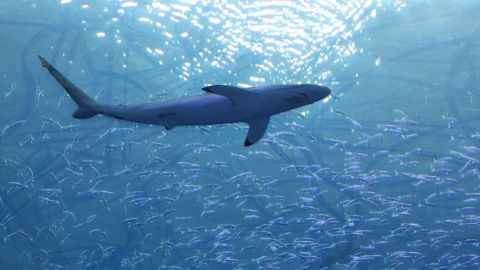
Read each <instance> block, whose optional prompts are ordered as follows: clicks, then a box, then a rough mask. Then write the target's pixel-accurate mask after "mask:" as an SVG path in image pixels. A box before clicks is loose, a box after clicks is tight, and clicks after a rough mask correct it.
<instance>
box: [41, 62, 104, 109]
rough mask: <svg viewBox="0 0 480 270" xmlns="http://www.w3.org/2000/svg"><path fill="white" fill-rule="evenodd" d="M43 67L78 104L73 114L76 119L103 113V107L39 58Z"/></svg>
mask: <svg viewBox="0 0 480 270" xmlns="http://www.w3.org/2000/svg"><path fill="white" fill-rule="evenodd" d="M38 58H39V59H40V62H41V63H42V66H43V67H45V68H47V70H48V72H50V74H52V76H53V77H54V78H55V80H57V82H59V83H60V84H61V85H62V86H63V88H65V90H66V91H67V93H68V94H69V95H70V97H72V99H73V100H74V101H75V103H77V105H78V109H77V110H76V111H75V112H74V113H73V117H75V118H89V117H92V116H95V115H97V114H99V113H101V106H100V105H99V104H98V103H97V102H96V101H95V100H93V99H92V98H91V97H89V96H87V94H85V93H84V92H83V91H82V90H80V88H78V87H77V86H76V85H75V84H73V83H72V82H71V81H70V80H69V79H67V78H66V77H65V76H63V74H62V73H60V72H59V71H58V70H57V69H56V68H55V67H53V66H52V65H51V64H50V63H48V62H47V60H45V58H43V57H41V56H40V55H39V56H38Z"/></svg>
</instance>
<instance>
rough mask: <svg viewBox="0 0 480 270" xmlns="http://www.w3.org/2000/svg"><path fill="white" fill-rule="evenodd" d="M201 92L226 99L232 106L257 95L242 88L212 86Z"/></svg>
mask: <svg viewBox="0 0 480 270" xmlns="http://www.w3.org/2000/svg"><path fill="white" fill-rule="evenodd" d="M202 90H203V91H206V92H209V93H213V94H217V95H221V96H224V97H227V98H228V99H230V101H231V102H232V104H233V105H234V106H235V105H237V104H239V103H241V101H242V100H244V99H246V98H247V97H251V96H255V95H256V94H257V93H254V92H251V91H249V90H246V89H244V88H241V87H236V86H230V85H212V86H207V87H204V88H202Z"/></svg>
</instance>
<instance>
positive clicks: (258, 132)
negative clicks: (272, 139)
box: [245, 116, 270, 146]
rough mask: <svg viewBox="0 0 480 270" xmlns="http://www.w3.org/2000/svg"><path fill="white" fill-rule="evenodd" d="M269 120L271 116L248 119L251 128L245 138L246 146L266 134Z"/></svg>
mask: <svg viewBox="0 0 480 270" xmlns="http://www.w3.org/2000/svg"><path fill="white" fill-rule="evenodd" d="M269 122H270V116H267V117H262V118H256V119H253V120H250V121H247V122H246V123H247V124H248V126H249V128H248V134H247V138H246V139H245V146H250V145H252V144H254V143H256V142H258V141H259V140H260V139H261V138H262V137H263V135H264V134H265V131H267V128H268V123H269Z"/></svg>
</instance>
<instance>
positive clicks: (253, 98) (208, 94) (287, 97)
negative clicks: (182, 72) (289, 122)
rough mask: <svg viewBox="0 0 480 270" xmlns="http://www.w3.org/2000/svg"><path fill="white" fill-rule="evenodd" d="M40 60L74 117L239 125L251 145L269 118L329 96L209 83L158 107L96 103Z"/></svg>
mask: <svg viewBox="0 0 480 270" xmlns="http://www.w3.org/2000/svg"><path fill="white" fill-rule="evenodd" d="M38 58H39V59H40V62H41V64H42V66H43V67H45V68H46V69H47V70H48V72H49V73H50V74H51V75H52V76H53V77H54V78H55V80H56V81H57V82H58V83H59V84H60V85H61V86H62V87H63V88H64V89H65V90H66V91H67V93H68V95H69V96H70V97H71V98H72V99H73V101H74V102H75V103H76V104H77V105H78V108H77V110H76V111H75V112H74V113H73V115H72V116H73V117H74V118H79V119H85V118H90V117H93V116H95V115H99V114H100V115H105V116H108V117H113V118H115V119H120V120H125V121H131V122H138V123H144V124H154V125H161V126H163V127H165V129H166V130H171V129H172V128H174V127H177V126H200V125H216V124H228V123H240V122H243V123H246V124H247V125H248V133H247V137H246V139H245V142H244V146H251V145H253V144H255V143H256V142H258V141H259V140H260V139H261V138H262V137H263V136H264V134H265V132H266V131H267V129H268V125H269V123H270V118H271V117H272V116H273V115H276V114H280V113H283V112H287V111H290V110H293V109H296V108H299V107H302V106H306V105H309V104H312V103H315V102H317V101H320V100H323V99H325V98H327V97H328V96H329V95H330V93H331V90H330V89H329V88H328V87H326V86H321V85H315V84H290V85H286V84H283V85H266V86H258V87H248V88H244V87H238V86H231V85H211V86H206V87H203V88H202V90H203V91H204V93H203V94H201V95H196V96H188V97H182V98H177V99H173V100H169V101H163V102H158V103H143V104H135V105H107V104H99V103H97V102H96V101H95V100H94V99H92V98H91V97H89V96H88V95H87V94H86V93H85V92H84V91H82V90H81V89H80V88H78V87H77V86H76V85H75V84H74V83H72V82H71V81H70V80H69V79H68V78H67V77H65V76H64V75H63V74H62V73H60V72H59V71H58V70H57V69H56V68H55V67H54V66H52V65H51V64H50V63H49V62H48V61H47V60H45V58H43V57H42V56H40V55H39V56H38Z"/></svg>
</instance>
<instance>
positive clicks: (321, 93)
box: [316, 86, 332, 99]
mask: <svg viewBox="0 0 480 270" xmlns="http://www.w3.org/2000/svg"><path fill="white" fill-rule="evenodd" d="M316 91H317V95H318V97H319V98H320V99H324V98H326V97H328V96H329V95H330V93H331V92H332V90H330V88H328V87H325V86H318V88H317V89H316Z"/></svg>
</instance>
